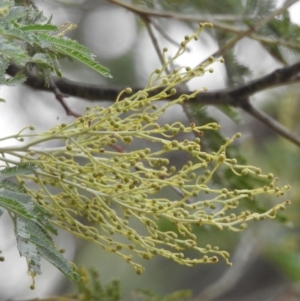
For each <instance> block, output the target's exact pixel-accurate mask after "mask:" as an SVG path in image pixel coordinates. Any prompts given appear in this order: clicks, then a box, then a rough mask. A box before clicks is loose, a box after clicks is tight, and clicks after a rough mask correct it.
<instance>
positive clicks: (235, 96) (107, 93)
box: [6, 61, 300, 146]
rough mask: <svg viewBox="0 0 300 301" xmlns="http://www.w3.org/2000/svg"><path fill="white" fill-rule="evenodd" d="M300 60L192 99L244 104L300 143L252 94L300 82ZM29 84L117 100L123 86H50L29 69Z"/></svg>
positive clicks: (60, 82) (14, 69)
mask: <svg viewBox="0 0 300 301" xmlns="http://www.w3.org/2000/svg"><path fill="white" fill-rule="evenodd" d="M20 71H21V68H20V67H18V66H16V65H13V64H12V65H10V66H9V68H8V69H7V70H6V72H7V74H8V75H10V76H15V75H16V74H17V73H18V72H20ZM299 73H300V61H299V62H297V63H295V64H293V65H291V66H288V67H284V68H281V69H277V70H275V71H273V72H271V73H269V74H268V75H266V76H263V77H261V78H258V79H256V80H253V81H250V82H249V83H246V84H244V85H242V86H240V87H237V88H234V89H225V90H219V91H212V92H203V93H200V94H198V95H196V97H195V98H194V99H193V100H192V101H193V103H196V104H201V105H214V106H218V105H229V106H235V107H240V108H242V109H243V110H245V111H246V112H248V113H249V114H250V115H252V116H253V117H255V118H256V119H258V120H260V121H261V122H262V123H264V124H265V125H267V126H268V127H269V128H270V129H272V130H273V131H274V132H276V133H277V134H279V135H281V136H283V137H285V138H286V139H287V140H289V141H291V142H293V143H295V144H296V145H298V146H300V138H299V137H297V136H295V135H294V134H293V133H292V132H290V131H289V130H288V129H286V128H285V127H283V126H282V125H281V124H279V123H278V122H277V121H276V120H274V119H272V118H271V117H270V116H268V115H266V114H265V113H263V112H262V111H260V110H258V109H257V108H255V107H253V106H252V105H251V103H250V102H249V98H250V97H251V96H252V95H254V94H255V93H257V92H260V91H263V90H266V89H270V88H274V87H278V86H282V85H287V84H294V83H297V82H300V75H299ZM25 84H26V85H27V86H29V87H31V88H33V89H36V90H42V91H48V92H53V91H54V92H55V91H57V89H59V91H60V92H61V93H63V94H67V95H69V96H73V97H80V98H84V99H87V100H97V101H99V100H106V101H107V100H111V101H115V100H116V98H117V96H118V94H119V93H120V91H121V90H122V88H120V87H106V86H98V85H91V84H83V83H80V82H75V81H71V80H68V79H65V78H62V79H60V78H57V77H53V78H52V80H51V81H50V87H49V88H47V87H46V85H45V81H44V80H43V79H42V78H39V77H36V76H35V75H33V74H31V73H28V74H27V81H26V82H25ZM139 90H142V88H135V89H133V93H135V92H137V91H139ZM160 91H161V90H160V89H156V90H154V91H152V92H151V93H153V94H158V93H159V92H160ZM189 93H191V91H186V90H184V89H182V88H181V89H178V91H177V93H176V94H174V95H172V96H171V97H169V98H168V100H172V99H176V98H178V97H179V96H180V95H181V94H189Z"/></svg>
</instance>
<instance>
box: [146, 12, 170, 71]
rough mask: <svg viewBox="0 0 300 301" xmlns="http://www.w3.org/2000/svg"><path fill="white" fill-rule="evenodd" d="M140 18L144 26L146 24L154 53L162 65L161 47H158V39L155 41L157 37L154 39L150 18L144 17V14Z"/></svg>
mask: <svg viewBox="0 0 300 301" xmlns="http://www.w3.org/2000/svg"><path fill="white" fill-rule="evenodd" d="M141 18H142V20H143V21H144V23H145V26H146V29H147V31H148V34H149V37H150V39H151V41H152V44H153V46H154V49H155V51H156V54H157V56H158V58H159V60H160V63H161V65H162V66H164V65H165V62H164V59H163V56H162V53H161V48H160V47H159V45H158V41H157V39H156V37H155V35H154V33H153V30H152V28H151V20H150V18H149V17H146V16H142V17H141ZM166 71H167V70H166ZM167 72H168V71H167Z"/></svg>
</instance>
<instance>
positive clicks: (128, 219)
mask: <svg viewBox="0 0 300 301" xmlns="http://www.w3.org/2000/svg"><path fill="white" fill-rule="evenodd" d="M202 27H203V26H200V27H199V30H198V31H199V32H200V31H201V30H202ZM199 32H196V34H195V35H193V36H191V37H186V39H185V41H184V42H182V44H181V46H180V49H179V51H178V53H177V54H176V55H175V57H174V58H172V59H170V60H167V59H165V65H164V66H163V67H162V68H161V69H159V70H155V71H154V72H153V73H152V75H151V76H150V80H149V82H148V85H147V87H146V88H145V89H144V90H142V91H138V92H137V93H135V94H134V95H132V96H129V93H130V92H131V89H126V90H124V91H123V92H122V93H121V94H120V97H119V98H118V100H117V101H116V102H115V103H114V104H112V105H111V106H109V107H107V108H103V107H99V106H96V107H93V108H87V109H86V112H85V113H84V114H83V116H82V117H80V118H77V119H76V120H75V121H74V122H73V123H71V124H61V125H58V126H55V127H53V128H51V129H50V130H49V131H47V132H44V133H42V134H39V135H36V136H34V135H31V137H32V138H33V139H32V140H31V141H30V142H29V143H27V144H26V145H24V146H22V147H20V148H19V151H23V152H25V154H24V153H23V154H22V155H20V153H18V154H17V153H15V152H14V155H15V156H21V159H22V161H24V162H31V163H34V164H36V165H37V166H38V167H39V169H38V170H37V172H36V173H35V175H33V176H24V177H23V179H24V180H25V182H26V183H27V180H28V179H30V180H32V181H34V182H35V183H36V184H37V187H38V188H36V189H33V188H32V187H31V188H29V187H28V188H27V192H28V193H29V194H30V195H32V196H33V197H34V199H35V200H36V201H37V202H38V203H39V204H40V205H42V206H43V207H44V208H45V209H47V210H48V211H49V212H50V213H51V214H52V215H53V219H52V222H53V224H55V225H57V226H58V227H61V228H63V229H66V230H67V231H69V232H70V233H72V234H74V235H75V236H77V237H80V238H83V239H87V240H89V241H93V242H95V243H96V244H98V245H100V246H101V247H102V248H103V249H104V250H106V251H108V252H113V253H116V254H118V255H120V256H121V257H122V258H124V259H125V260H126V261H127V262H128V263H130V264H132V265H133V267H134V268H135V270H136V272H137V273H141V272H142V270H143V268H142V266H141V265H139V264H138V263H136V262H135V259H134V257H133V256H134V254H136V255H138V256H139V257H141V258H144V259H151V258H152V257H153V256H155V255H161V256H163V257H166V258H169V259H171V260H174V261H176V262H178V263H180V264H184V265H188V266H193V265H195V264H198V263H215V262H217V261H218V257H223V258H224V259H225V261H226V262H227V263H228V264H230V262H229V254H228V253H227V252H226V251H222V250H219V248H218V247H211V246H210V245H207V246H201V245H199V242H198V241H197V236H196V235H195V228H196V227H202V226H204V225H208V226H212V227H216V228H217V229H219V230H222V229H228V230H232V231H241V230H243V229H245V228H246V225H247V224H246V223H247V222H248V221H250V220H253V219H254V220H260V219H265V218H274V217H275V216H276V213H277V210H280V209H284V207H285V205H288V204H289V201H286V202H284V203H282V204H279V205H276V206H275V207H273V208H271V209H270V210H268V211H266V212H264V213H255V212H250V211H242V210H241V209H239V203H240V202H241V201H243V200H245V201H247V200H252V199H253V198H254V197H259V196H260V195H264V194H269V195H274V196H281V195H283V194H284V192H285V191H286V190H287V189H289V187H288V186H284V187H282V188H279V187H277V186H276V180H275V178H274V176H273V175H272V174H268V175H264V174H262V173H261V170H260V169H259V168H256V167H253V166H248V165H245V166H244V165H240V164H238V162H237V160H236V159H234V158H227V155H226V148H227V147H228V145H230V144H231V143H232V142H233V140H234V139H236V138H239V137H240V134H236V135H235V136H234V137H232V138H231V139H227V140H226V142H225V144H223V145H220V147H219V150H218V151H216V152H214V153H207V152H205V151H203V150H202V149H201V140H202V139H209V134H206V135H205V136H202V135H203V131H204V130H211V131H215V130H218V129H219V125H218V124H216V123H210V124H206V125H197V124H194V123H191V124H190V125H189V126H185V125H183V124H182V123H181V122H175V123H173V124H159V122H158V119H159V117H160V116H161V115H163V114H164V112H165V111H166V110H167V109H168V108H169V107H171V106H174V105H176V104H183V103H186V102H188V101H189V100H190V99H192V98H193V97H194V96H195V95H197V94H198V93H201V92H203V91H200V90H199V91H194V92H193V93H191V94H190V95H180V96H178V97H177V98H175V99H174V100H172V101H169V102H168V103H167V104H166V105H164V106H157V104H156V103H155V102H156V101H159V100H161V99H168V97H170V96H172V95H173V96H174V95H175V93H176V90H175V87H176V85H178V84H181V83H183V82H185V81H187V80H189V79H191V78H193V77H196V76H202V75H203V74H205V72H210V71H211V69H208V67H207V64H209V63H211V62H212V61H213V59H210V60H209V61H208V62H207V64H203V65H202V66H198V67H196V68H179V69H177V70H173V71H172V72H171V73H169V74H165V73H164V71H165V69H166V66H170V65H171V63H172V62H173V61H174V59H176V58H177V57H178V56H180V55H181V54H182V53H183V52H184V50H185V47H186V44H187V43H188V42H190V41H191V40H192V39H196V38H197V35H198V33H199ZM165 52H166V50H164V53H165ZM157 88H160V90H159V92H158V93H157V94H155V93H153V91H158V90H157ZM121 98H122V100H121ZM124 113H126V114H124ZM179 133H194V134H195V138H194V139H192V140H189V139H183V140H176V137H177V134H179ZM23 137H26V135H25V134H22V133H20V134H19V135H18V137H17V138H23ZM53 140H58V141H60V143H62V145H61V146H60V147H52V148H45V147H41V146H39V145H40V144H41V143H43V142H46V141H53ZM139 140H140V141H144V140H147V141H148V142H149V147H147V148H137V149H135V150H133V151H129V152H126V145H128V144H131V143H133V142H134V143H135V144H138V141H139ZM153 143H155V144H157V145H159V147H158V150H156V151H152V150H151V144H153ZM124 145H125V146H124ZM176 151H181V152H186V153H188V155H189V157H190V160H189V161H188V162H186V164H185V165H184V166H183V167H182V168H180V169H179V170H176V168H175V167H174V166H170V164H169V161H168V159H166V158H165V155H166V154H169V153H171V152H176ZM221 168H226V169H228V170H231V172H232V177H247V176H249V175H254V176H256V177H260V178H264V179H266V180H268V184H267V185H264V186H263V187H257V188H255V189H250V190H249V189H240V190H238V189H233V190H229V189H227V188H226V187H224V188H222V189H220V188H215V187H214V186H213V185H212V183H211V182H212V181H211V180H212V177H213V175H214V173H215V172H216V171H217V170H218V169H221ZM167 189H174V190H175V191H177V194H176V195H177V197H173V198H172V199H171V198H168V197H166V192H167ZM163 220H168V221H170V222H171V223H172V224H174V226H175V230H172V231H171V230H170V231H164V230H162V229H161V228H160V227H159V224H160V222H161V221H163ZM191 249H192V250H195V251H196V253H195V254H196V255H195V257H194V258H188V257H186V255H185V250H191Z"/></svg>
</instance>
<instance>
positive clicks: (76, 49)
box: [39, 34, 111, 77]
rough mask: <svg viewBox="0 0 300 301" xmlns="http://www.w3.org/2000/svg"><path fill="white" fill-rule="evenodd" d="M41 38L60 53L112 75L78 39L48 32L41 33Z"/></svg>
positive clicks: (108, 75)
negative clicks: (52, 34)
mask: <svg viewBox="0 0 300 301" xmlns="http://www.w3.org/2000/svg"><path fill="white" fill-rule="evenodd" d="M39 38H41V39H42V40H44V41H45V42H48V43H50V44H51V45H52V47H53V48H54V49H56V50H57V51H58V52H59V53H61V54H63V55H65V56H68V57H71V58H73V59H75V60H77V61H79V62H81V63H83V64H84V65H86V66H88V67H89V68H91V69H93V70H94V71H96V72H98V73H100V74H102V75H104V76H107V77H111V75H110V73H109V70H108V69H107V68H105V67H103V66H102V65H100V64H99V63H98V62H96V61H95V59H94V57H95V56H94V55H93V54H92V53H91V51H90V50H89V49H88V48H86V47H84V46H83V45H80V44H79V43H77V42H76V41H73V40H71V39H67V38H60V37H54V36H50V35H46V34H40V35H39Z"/></svg>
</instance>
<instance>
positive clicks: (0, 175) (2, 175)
mask: <svg viewBox="0 0 300 301" xmlns="http://www.w3.org/2000/svg"><path fill="white" fill-rule="evenodd" d="M35 169H36V166H35V165H34V164H19V165H16V166H12V167H6V168H4V169H2V170H0V181H3V180H4V179H6V178H9V177H14V176H18V175H25V174H31V173H33V172H34V170H35Z"/></svg>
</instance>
